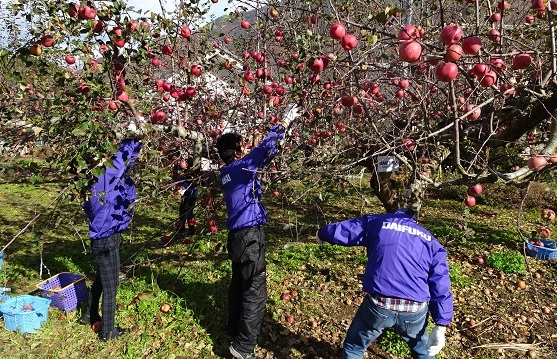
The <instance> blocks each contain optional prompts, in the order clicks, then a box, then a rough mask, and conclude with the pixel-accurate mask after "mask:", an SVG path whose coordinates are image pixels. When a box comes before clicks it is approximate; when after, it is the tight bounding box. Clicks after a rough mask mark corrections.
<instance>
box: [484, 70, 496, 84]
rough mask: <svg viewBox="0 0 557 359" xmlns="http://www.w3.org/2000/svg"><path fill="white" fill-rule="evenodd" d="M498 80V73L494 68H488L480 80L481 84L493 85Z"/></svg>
mask: <svg viewBox="0 0 557 359" xmlns="http://www.w3.org/2000/svg"><path fill="white" fill-rule="evenodd" d="M495 81H497V73H496V72H495V71H493V70H491V69H490V70H488V71H487V73H485V74H484V76H483V78H482V79H481V80H480V86H482V87H491V86H493V84H494V83H495Z"/></svg>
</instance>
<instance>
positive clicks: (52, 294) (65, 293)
mask: <svg viewBox="0 0 557 359" xmlns="http://www.w3.org/2000/svg"><path fill="white" fill-rule="evenodd" d="M37 288H39V289H40V290H41V297H43V298H48V299H50V300H52V302H51V305H52V306H53V307H56V308H58V309H60V310H64V311H66V312H71V311H72V310H74V309H75V308H77V306H78V305H79V304H80V303H82V302H84V301H86V300H87V298H88V292H87V286H86V285H85V276H84V275H81V274H75V273H68V272H63V273H60V274H57V275H55V276H54V277H50V278H48V279H47V280H45V281H43V282H41V283H39V284H37Z"/></svg>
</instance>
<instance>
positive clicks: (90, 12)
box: [78, 5, 97, 20]
mask: <svg viewBox="0 0 557 359" xmlns="http://www.w3.org/2000/svg"><path fill="white" fill-rule="evenodd" d="M78 16H79V17H81V18H82V19H83V20H93V19H94V18H95V17H96V16H97V9H95V8H94V7H92V6H88V5H83V6H81V7H80V8H79V12H78Z"/></svg>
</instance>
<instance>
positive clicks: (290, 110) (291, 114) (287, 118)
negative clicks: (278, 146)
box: [282, 103, 300, 127]
mask: <svg viewBox="0 0 557 359" xmlns="http://www.w3.org/2000/svg"><path fill="white" fill-rule="evenodd" d="M299 110H300V107H299V106H298V105H296V104H295V103H291V104H289V105H288V106H286V109H285V110H284V113H283V115H282V123H283V124H284V126H285V127H288V126H289V125H290V124H291V123H292V121H294V120H295V119H296V118H297V117H299V116H300V113H299V112H298V111H299Z"/></svg>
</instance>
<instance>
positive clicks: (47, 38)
mask: <svg viewBox="0 0 557 359" xmlns="http://www.w3.org/2000/svg"><path fill="white" fill-rule="evenodd" d="M41 44H42V45H43V46H44V47H52V45H54V37H52V35H44V36H43V37H41Z"/></svg>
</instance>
